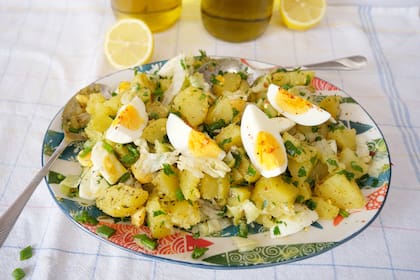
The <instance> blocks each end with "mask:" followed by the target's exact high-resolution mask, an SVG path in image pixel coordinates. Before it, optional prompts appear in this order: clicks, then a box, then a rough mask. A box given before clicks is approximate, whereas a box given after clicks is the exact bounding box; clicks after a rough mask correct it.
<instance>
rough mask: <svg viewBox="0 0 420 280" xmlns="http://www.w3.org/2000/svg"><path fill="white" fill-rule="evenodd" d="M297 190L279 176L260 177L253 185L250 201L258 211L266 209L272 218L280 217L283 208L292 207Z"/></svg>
mask: <svg viewBox="0 0 420 280" xmlns="http://www.w3.org/2000/svg"><path fill="white" fill-rule="evenodd" d="M298 194H299V190H298V189H297V188H296V187H295V186H293V185H292V184H289V183H287V182H286V181H284V180H283V178H281V177H280V176H278V177H272V178H265V177H261V179H259V180H258V181H257V183H256V184H255V187H254V189H253V191H252V195H251V200H252V201H253V202H254V203H255V205H256V206H257V208H258V209H267V211H269V212H270V214H271V215H272V216H274V217H276V216H278V215H281V213H282V209H283V208H284V206H287V207H292V206H293V204H294V202H295V200H296V197H297V195H298Z"/></svg>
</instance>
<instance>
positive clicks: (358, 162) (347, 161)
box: [339, 147, 369, 179]
mask: <svg viewBox="0 0 420 280" xmlns="http://www.w3.org/2000/svg"><path fill="white" fill-rule="evenodd" d="M339 160H340V161H341V162H342V163H344V165H345V166H346V170H347V171H349V172H351V173H353V174H354V175H355V176H354V178H356V179H357V178H360V177H361V176H363V175H364V174H366V173H367V171H368V169H369V165H368V164H367V163H365V162H364V161H363V159H362V158H360V157H359V156H357V154H356V152H354V151H353V150H351V149H349V148H347V147H346V148H344V149H343V150H342V151H341V153H340V154H339Z"/></svg>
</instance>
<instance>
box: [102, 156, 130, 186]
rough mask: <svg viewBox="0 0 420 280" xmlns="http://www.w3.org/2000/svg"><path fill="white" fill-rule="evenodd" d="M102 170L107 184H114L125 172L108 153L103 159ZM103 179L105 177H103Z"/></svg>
mask: <svg viewBox="0 0 420 280" xmlns="http://www.w3.org/2000/svg"><path fill="white" fill-rule="evenodd" d="M102 163H103V169H104V173H105V174H106V177H107V178H106V179H107V181H108V182H109V183H111V184H114V183H116V182H117V181H118V179H119V178H120V177H121V176H122V175H123V174H124V173H125V172H127V170H126V169H125V168H124V166H123V165H122V164H121V163H120V162H119V161H118V159H117V158H116V157H115V156H114V155H113V154H110V153H107V154H106V155H105V156H104V159H103V162H102ZM104 177H105V176H104Z"/></svg>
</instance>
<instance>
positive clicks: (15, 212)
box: [0, 138, 69, 247]
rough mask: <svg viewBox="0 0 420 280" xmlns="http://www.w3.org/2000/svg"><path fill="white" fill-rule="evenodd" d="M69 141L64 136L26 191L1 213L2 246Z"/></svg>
mask: <svg viewBox="0 0 420 280" xmlns="http://www.w3.org/2000/svg"><path fill="white" fill-rule="evenodd" d="M68 144H69V143H68V141H67V140H66V139H65V138H64V139H63V141H61V143H60V145H58V146H57V148H56V149H55V151H54V153H53V154H52V155H51V157H50V158H49V159H48V161H47V162H46V163H45V165H44V167H42V168H41V169H40V170H39V171H38V173H37V174H35V176H34V178H33V179H32V181H31V182H30V183H29V184H28V185H27V186H26V188H25V189H24V191H23V192H22V193H21V194H20V195H19V197H18V198H17V199H16V200H15V202H13V204H12V205H10V207H9V208H8V209H7V210H6V212H4V213H3V214H2V215H1V218H0V247H1V246H3V243H4V241H5V240H6V239H7V237H8V236H9V233H10V231H11V230H12V228H13V226H14V224H15V222H16V220H17V219H18V217H19V215H20V213H21V212H22V210H23V208H24V207H25V205H26V203H27V202H28V200H29V198H30V197H31V196H32V193H33V192H34V191H35V189H36V187H37V186H38V185H39V182H41V180H42V178H44V177H45V176H46V175H47V174H48V171H49V169H50V167H51V165H52V164H53V163H54V161H55V160H56V159H57V158H58V156H59V155H60V154H61V153H62V152H63V151H64V149H65V148H66V147H67V146H68Z"/></svg>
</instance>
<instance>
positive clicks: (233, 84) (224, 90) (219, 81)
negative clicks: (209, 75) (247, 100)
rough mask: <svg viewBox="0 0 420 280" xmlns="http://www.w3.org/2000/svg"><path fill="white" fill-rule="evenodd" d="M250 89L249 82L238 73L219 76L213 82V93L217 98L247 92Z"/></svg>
mask: <svg viewBox="0 0 420 280" xmlns="http://www.w3.org/2000/svg"><path fill="white" fill-rule="evenodd" d="M248 88H249V85H248V82H247V81H246V80H243V79H242V77H241V75H240V74H238V73H233V72H228V73H225V74H223V75H217V76H216V77H215V78H214V80H213V92H214V93H215V94H216V95H217V96H222V95H229V94H231V93H233V92H235V91H237V90H241V91H242V92H246V91H247V90H248Z"/></svg>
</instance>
